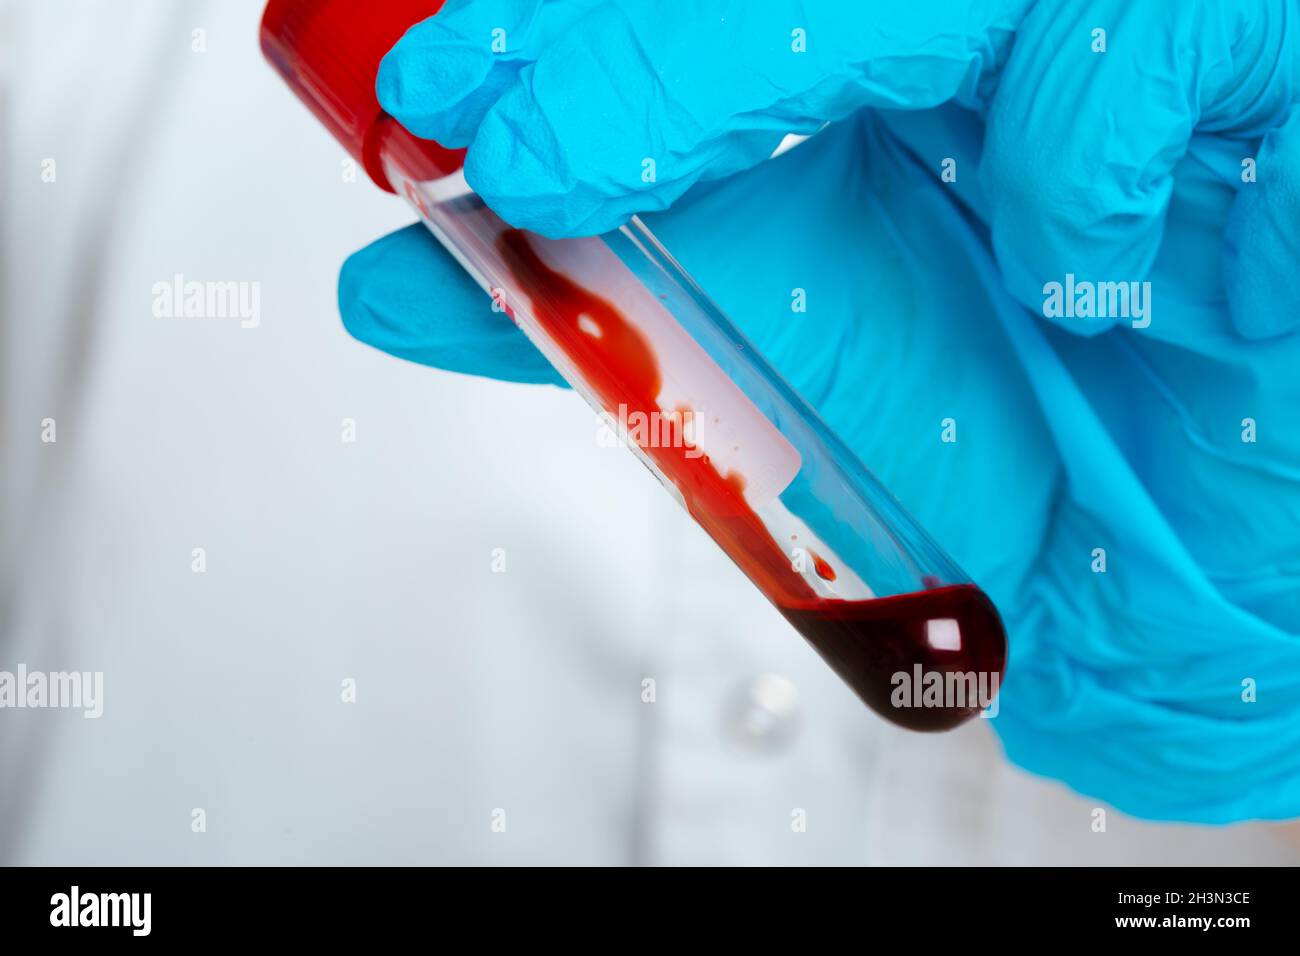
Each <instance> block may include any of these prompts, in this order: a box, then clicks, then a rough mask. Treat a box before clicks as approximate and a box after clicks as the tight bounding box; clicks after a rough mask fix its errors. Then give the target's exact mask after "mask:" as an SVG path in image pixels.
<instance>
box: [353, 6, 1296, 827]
mask: <svg viewBox="0 0 1300 956" xmlns="http://www.w3.org/2000/svg"><path fill="white" fill-rule="evenodd" d="M1298 12H1300V11H1297V7H1296V2H1295V0H1255V2H1243V0H1215V2H1208V0H1207V2H1203V3H1174V2H1170V3H1167V4H1166V3H1143V4H1130V3H1127V2H1125V0H1106V2H1102V3H1093V4H1089V5H1087V6H1086V8H1085V6H1084V5H1082V4H1075V3H1067V2H1063V0H1061V2H1058V0H1039V2H1037V3H1036V4H1033V3H1030V2H1028V0H1015V2H1013V0H988V2H984V3H978V2H976V3H971V2H969V0H946V2H938V3H934V2H932V3H929V4H917V3H897V4H875V5H872V6H871V8H870V9H866V8H863V7H862V6H861V5H859V4H852V3H848V2H830V0H822V2H816V0H814V2H809V0H804V2H795V0H781V2H778V0H772V2H767V3H763V4H740V3H735V4H726V5H725V6H724V7H723V9H722V11H721V12H717V11H713V12H711V13H709V14H708V15H705V14H702V13H701V14H694V15H689V16H688V15H686V14H682V13H674V14H673V15H672V16H665V14H664V12H663V5H662V4H661V3H658V2H655V0H581V2H579V0H554V2H542V0H531V2H523V3H511V4H507V3H502V2H494V0H470V2H468V3H454V2H453V3H449V4H448V5H447V7H446V8H445V9H444V10H443V11H442V12H441V13H440V14H439V15H438V16H437V17H435V18H434V19H432V20H430V21H426V22H425V23H423V24H421V25H420V26H418V27H416V28H414V29H413V30H411V31H410V32H409V33H408V34H407V36H406V37H405V38H404V39H403V40H402V41H401V42H400V43H399V44H398V45H397V46H396V47H395V48H394V50H393V51H392V52H391V53H390V54H389V57H388V59H387V60H386V61H385V63H384V68H383V69H382V71H381V73H380V77H379V84H378V90H379V94H380V99H381V102H382V103H383V104H384V106H385V108H386V109H388V110H389V112H391V113H392V114H393V115H394V116H396V117H397V118H398V119H399V120H400V121H401V122H402V123H403V124H404V125H406V126H407V127H408V128H409V129H410V130H411V131H412V132H414V133H416V134H417V135H421V136H426V137H430V138H435V139H438V140H439V141H440V142H442V143H443V144H444V145H446V146H452V147H456V146H468V147H469V152H468V157H467V161H466V167H465V172H466V177H467V179H468V181H469V182H470V184H471V185H472V186H473V187H474V188H475V189H476V190H477V191H478V192H479V194H480V195H482V196H483V197H484V198H485V199H486V200H487V202H488V203H489V204H490V205H491V206H492V207H493V208H494V209H495V210H496V211H497V212H498V213H499V214H500V215H501V216H502V217H503V218H505V219H506V220H507V221H510V222H512V223H513V224H515V225H519V226H523V227H526V228H530V229H533V230H536V231H539V232H542V233H543V234H546V235H550V236H559V235H571V234H579V233H592V232H599V231H601V230H606V229H610V228H612V227H614V226H616V225H617V224H619V223H620V222H622V221H623V220H624V219H625V218H626V217H627V216H628V215H629V214H630V213H633V212H644V211H647V210H664V209H668V207H669V206H671V209H668V211H666V212H661V213H656V214H653V215H649V216H646V217H645V218H646V219H647V222H648V223H649V225H650V227H651V228H652V229H653V230H655V231H656V232H657V234H658V235H659V237H660V238H661V239H662V240H663V241H664V243H665V245H666V246H667V247H668V248H669V249H671V250H672V251H673V252H674V253H675V255H676V256H677V257H678V258H679V259H680V260H681V261H682V263H683V264H684V265H685V267H686V268H687V270H688V271H690V272H691V273H692V274H693V275H694V276H695V278H696V279H697V280H698V281H699V282H700V284H701V285H702V286H703V287H704V288H705V289H707V290H708V291H709V293H710V294H711V295H712V297H713V298H714V299H715V300H717V301H718V303H719V304H720V305H721V306H722V308H723V310H724V311H725V312H727V314H728V315H729V316H731V317H732V319H733V320H734V321H736V322H737V323H738V324H739V325H740V326H741V328H742V329H743V331H744V332H745V333H746V334H747V335H748V336H749V337H750V338H751V339H752V340H753V341H754V342H755V344H756V345H757V346H758V347H759V348H760V349H761V350H762V352H763V353H764V354H765V355H766V356H767V357H768V358H769V359H770V360H771V361H772V362H773V363H774V364H775V365H776V366H777V368H778V369H779V370H780V371H781V372H782V373H783V374H784V375H785V376H786V378H787V379H788V380H789V381H790V382H791V384H793V385H794V387H795V388H796V389H798V390H799V391H800V392H801V393H802V394H803V395H804V396H805V397H806V398H808V399H809V400H810V401H811V402H812V403H813V404H814V405H815V406H816V407H817V408H818V410H819V411H820V412H821V413H822V415H823V417H825V418H826V420H827V421H828V422H829V423H830V424H831V426H832V427H834V428H835V429H836V430H837V431H838V432H839V433H840V434H841V436H842V437H843V438H844V439H845V440H846V441H847V442H848V443H849V444H850V445H851V446H852V447H853V448H854V449H855V450H856V451H857V452H858V454H859V456H860V457H861V458H862V460H863V461H864V462H865V463H866V464H867V465H868V466H870V467H871V468H872V469H873V470H874V471H876V472H877V474H879V475H880V477H881V478H882V480H883V481H884V482H885V484H886V485H887V486H888V487H889V488H891V489H892V490H893V491H894V492H895V494H897V495H898V496H899V497H900V498H901V499H902V501H903V502H904V504H905V505H906V506H907V507H908V508H909V509H910V510H911V511H912V512H913V513H914V514H915V515H916V516H917V518H918V519H919V520H920V521H921V522H922V524H923V525H924V526H926V527H927V528H928V529H929V530H930V531H931V533H932V534H933V535H934V536H935V537H936V538H937V539H938V540H939V541H940V542H941V543H942V544H944V545H945V547H947V549H948V550H949V551H950V552H951V553H952V554H953V556H954V557H955V558H956V559H957V560H958V562H959V563H961V564H962V565H963V566H964V567H965V568H966V569H967V570H968V571H969V572H971V574H972V575H973V576H974V577H975V578H976V579H977V580H978V581H980V583H981V584H983V585H984V586H985V588H986V589H987V590H988V591H989V593H990V594H991V596H992V597H993V598H994V600H995V601H996V602H997V603H998V605H999V607H1000V609H1001V610H1002V613H1003V616H1004V617H1005V619H1006V622H1007V625H1008V632H1009V637H1010V641H1011V660H1010V663H1009V667H1008V673H1007V680H1006V683H1005V685H1004V687H1003V697H1002V701H1001V713H1000V714H999V716H998V717H997V718H995V719H994V720H993V721H992V723H993V724H994V727H995V728H996V729H997V731H998V732H999V733H1000V735H1001V737H1002V740H1003V742H1004V744H1005V746H1006V748H1007V751H1008V753H1009V755H1010V757H1011V758H1012V759H1013V760H1014V761H1016V762H1017V763H1019V764H1021V765H1022V766H1024V767H1027V768H1029V769H1030V770H1033V771H1036V772H1038V773H1042V774H1045V775H1048V776H1051V777H1055V778H1058V779H1061V780H1064V781H1065V782H1067V783H1068V784H1070V785H1071V786H1073V787H1075V788H1076V789H1078V790H1080V791H1082V792H1083V793H1085V794H1088V795H1091V796H1094V797H1098V798H1100V799H1103V800H1106V801H1108V802H1110V803H1113V804H1114V805H1116V806H1117V807H1119V808H1121V809H1123V810H1126V811H1128V812H1131V813H1133V814H1136V815H1139V816H1146V817H1153V818H1161V819H1177V820H1195V821H1206V822H1225V821H1231V820H1239V819H1245V818H1250V817H1261V818H1269V819H1283V818H1289V817H1294V816H1297V815H1300V631H1298V628H1300V625H1297V621H1300V426H1298V425H1297V423H1296V421H1295V414H1294V410H1295V409H1296V408H1297V407H1300V375H1297V374H1296V369H1297V368H1300V335H1297V334H1295V333H1294V329H1295V326H1296V324H1297V322H1298V321H1300V291H1298V290H1297V288H1296V287H1295V286H1294V285H1293V284H1290V285H1289V284H1287V278H1289V277H1290V275H1292V274H1293V272H1294V264H1295V262H1297V261H1300V253H1298V249H1300V243H1298V240H1297V231H1298V230H1300V110H1297V109H1296V108H1295V103H1296V100H1297V95H1298V94H1297V89H1298V88H1300V37H1298V36H1297V32H1296V31H1297V26H1296V24H1297V23H1298V22H1300V20H1297V14H1298ZM494 29H503V30H504V31H505V34H504V38H505V42H506V45H507V47H508V52H505V53H499V54H493V53H492V51H491V48H490V43H491V42H492V39H493V30H494ZM1094 29H1104V30H1105V31H1106V35H1105V43H1106V49H1105V52H1094V48H1095V47H1096V46H1097V37H1096V35H1095V34H1094V32H1093V31H1094ZM799 31H802V33H800V32H799ZM498 36H499V35H498ZM801 37H802V42H803V43H804V44H805V47H804V52H796V48H797V47H798V46H799V44H800V42H801V39H800V38H801ZM941 104H944V105H941ZM825 120H834V121H837V122H835V123H834V125H832V126H831V127H829V128H828V129H826V130H825V131H824V132H822V133H820V134H818V135H817V136H815V137H814V138H813V139H812V140H810V141H809V142H808V143H806V144H804V145H802V146H800V147H799V148H797V149H795V150H794V151H792V152H790V153H788V154H786V155H784V156H782V157H780V158H779V159H776V160H773V161H770V162H761V161H762V160H763V158H764V157H766V156H767V155H768V154H769V153H770V152H771V150H772V148H773V147H774V146H775V145H776V143H777V142H778V141H779V140H780V138H781V136H782V135H783V134H785V133H787V132H803V133H807V132H812V131H813V130H815V129H816V128H817V127H818V126H819V125H820V124H821V123H822V122H823V121H825ZM646 158H649V159H653V160H654V161H655V167H656V178H655V181H654V182H653V183H649V184H647V183H645V182H643V180H642V175H641V174H642V170H643V168H644V166H643V160H644V159H646ZM1246 158H1254V160H1255V161H1256V164H1257V166H1256V168H1257V177H1258V181H1257V182H1250V183H1246V182H1243V181H1242V173H1243V168H1244V167H1243V160H1244V159H1246ZM950 161H951V162H950ZM745 170H748V171H745ZM945 170H949V171H955V173H956V180H955V181H946V180H947V179H950V178H951V176H948V177H944V176H942V175H941V174H942V173H943V172H944V171H945ZM1067 273H1068V274H1073V275H1074V276H1075V277H1076V278H1077V280H1079V281H1091V282H1129V281H1141V280H1149V281H1150V282H1151V292H1150V296H1149V297H1148V298H1147V300H1146V301H1147V304H1148V305H1149V307H1150V308H1149V311H1148V312H1147V315H1148V316H1149V317H1150V325H1149V326H1148V327H1145V328H1132V327H1131V325H1132V321H1131V319H1129V318H1119V319H1116V318H1111V319H1107V320H1102V319H1096V318H1076V317H1064V316H1062V317H1051V318H1048V317H1045V316H1044V300H1045V292H1044V285H1045V283H1049V282H1059V283H1062V284H1064V283H1065V282H1066V276H1067ZM795 288H802V289H805V290H806V295H807V304H808V310H807V312H806V313H800V314H792V313H791V311H790V308H789V303H790V296H791V290H793V289H795ZM340 305H341V309H342V312H343V316H344V321H345V323H346V325H347V327H348V329H349V330H350V331H351V332H352V333H353V334H354V335H355V336H356V337H357V338H359V339H361V340H362V341H365V342H369V343H371V344H373V345H375V346H377V347H379V348H382V349H384V350H386V351H389V352H392V353H393V354H396V355H400V356H403V357H406V358H410V359H413V360H415V361H419V362H423V363H425V364H429V365H435V366H438V367H441V368H449V369H454V370H456V371H462V372H469V373H473V374H482V375H489V376H493V377H497V378H503V379H510V380H516V381H525V382H549V381H557V380H558V379H557V378H556V376H555V373H554V372H552V371H551V370H550V368H549V366H547V365H546V363H545V362H544V360H543V359H542V358H541V356H540V355H538V354H537V353H536V352H535V351H533V350H532V348H531V346H530V345H528V343H527V342H525V341H524V340H523V338H522V336H521V335H520V334H519V333H518V332H517V331H516V330H515V328H514V326H513V325H512V324H511V323H509V322H507V321H504V320H503V318H502V316H501V315H500V314H499V313H494V312H492V311H491V310H490V308H489V306H488V302H487V299H486V297H484V296H483V295H482V293H481V292H480V291H479V289H478V288H477V287H476V286H474V285H473V283H472V282H471V281H470V280H469V278H468V277H467V276H465V275H464V273H463V272H462V271H461V270H460V268H459V267H458V266H457V265H456V264H455V262H454V261H452V259H451V258H450V257H449V256H448V255H447V254H445V253H444V252H443V251H442V250H441V249H440V247H439V246H438V245H437V244H436V243H435V242H434V241H433V240H432V239H431V238H430V237H429V236H428V235H427V234H426V232H425V230H424V229H423V228H422V227H418V226H417V227H412V228H410V229H407V230H403V231H401V232H399V233H396V234H394V235H392V236H389V237H387V238H385V239H382V240H380V241H379V242H377V243H375V244H374V245H372V246H370V247H369V248H367V249H365V250H362V251H361V252H359V253H357V254H356V255H354V256H353V257H352V258H351V259H349V260H348V262H347V264H346V265H345V267H344V270H343V275H342V277H341V280H340ZM1140 324H1141V322H1139V325H1140ZM947 418H951V419H954V420H955V422H956V427H957V441H956V442H955V443H952V444H947V443H943V442H942V441H941V440H940V434H941V422H942V421H943V420H944V419H947ZM1245 419H1251V420H1253V422H1254V423H1255V424H1254V431H1253V433H1252V432H1251V430H1250V426H1248V425H1247V424H1244V423H1243V420H1245ZM1252 434H1253V437H1254V440H1251V441H1247V440H1246V439H1247V438H1250V437H1251V436H1252ZM1103 551H1104V555H1103V554H1102V552H1103ZM1103 562H1104V563H1103ZM1103 568H1104V570H1102V569H1103ZM1252 690H1253V693H1252Z"/></svg>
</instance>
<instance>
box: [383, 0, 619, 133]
mask: <svg viewBox="0 0 1300 956" xmlns="http://www.w3.org/2000/svg"><path fill="white" fill-rule="evenodd" d="M597 2H599V0H551V2H549V3H546V4H545V7H543V0H511V2H505V3H503V2H483V0H467V2H463V0H451V2H449V3H447V4H446V6H444V7H443V9H442V10H440V11H439V13H438V15H437V16H433V17H430V18H429V19H427V20H424V21H423V22H421V23H417V24H416V25H415V26H413V27H411V29H410V30H408V31H407V32H406V35H405V36H404V37H402V40H401V42H399V43H398V44H397V45H396V46H395V47H394V48H393V49H392V50H391V51H390V52H389V54H388V55H387V56H386V57H385V58H384V60H383V62H382V63H381V64H380V67H379V76H378V79H377V81H376V84H375V90H376V93H377V94H378V96H379V102H380V104H381V105H382V106H383V107H384V110H385V111H386V112H387V113H388V114H389V115H391V116H395V117H397V118H398V119H399V120H400V121H401V123H402V125H404V126H405V127H406V128H407V129H408V130H410V131H411V132H412V133H414V134H415V135H416V136H420V137H422V138H424V139H432V140H436V141H437V142H439V143H441V144H442V145H443V146H446V147H448V148H456V149H458V148H460V147H463V146H468V145H469V143H470V140H472V139H473V138H474V134H475V132H477V130H478V127H479V124H480V123H481V122H482V121H483V114H484V113H486V112H487V111H488V109H490V108H491V106H492V104H493V103H495V102H496V100H497V97H499V96H500V95H501V93H502V92H504V91H505V89H506V88H507V87H508V86H509V85H510V84H511V83H513V82H514V79H515V78H516V77H517V76H518V75H519V71H520V70H521V69H523V68H524V67H525V66H527V65H528V64H529V63H531V62H532V61H533V60H534V59H536V57H537V53H538V51H539V50H540V49H544V48H545V47H546V45H547V44H548V43H549V42H551V40H552V39H553V38H554V36H555V35H556V34H557V33H558V32H561V31H564V30H566V29H567V28H568V26H569V24H570V23H572V22H573V21H574V20H576V19H578V18H579V17H581V16H582V15H583V13H584V11H585V10H586V9H587V8H589V7H591V6H592V5H593V4H594V3H597ZM543 14H544V15H543Z"/></svg>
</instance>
